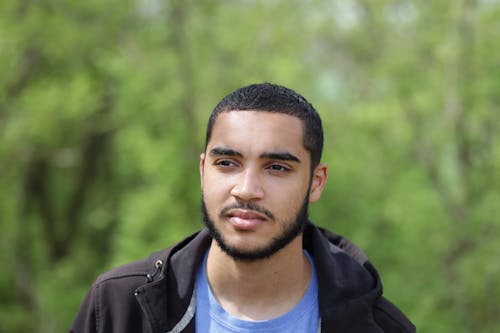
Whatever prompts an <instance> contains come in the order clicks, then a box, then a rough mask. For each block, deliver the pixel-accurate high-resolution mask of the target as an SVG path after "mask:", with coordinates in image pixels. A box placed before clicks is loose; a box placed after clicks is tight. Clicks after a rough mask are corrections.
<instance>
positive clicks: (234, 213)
mask: <svg viewBox="0 0 500 333" xmlns="http://www.w3.org/2000/svg"><path fill="white" fill-rule="evenodd" d="M224 216H225V217H226V218H227V219H228V220H229V222H230V223H231V224H232V225H233V226H234V227H235V228H236V229H241V230H252V229H254V228H256V227H257V226H259V225H260V224H262V223H264V222H266V221H267V217H266V216H265V215H263V214H261V213H259V212H256V211H252V210H246V209H231V210H229V211H228V212H226V213H225V214H224Z"/></svg>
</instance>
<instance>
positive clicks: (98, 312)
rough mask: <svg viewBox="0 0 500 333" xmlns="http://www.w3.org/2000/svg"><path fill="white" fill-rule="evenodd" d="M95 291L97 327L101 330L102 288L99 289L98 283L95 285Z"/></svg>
mask: <svg viewBox="0 0 500 333" xmlns="http://www.w3.org/2000/svg"><path fill="white" fill-rule="evenodd" d="M95 293H96V301H95V303H96V304H95V327H96V331H97V332H100V331H101V325H100V322H101V295H100V290H99V284H96V286H95Z"/></svg>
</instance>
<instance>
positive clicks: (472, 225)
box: [0, 0, 500, 333]
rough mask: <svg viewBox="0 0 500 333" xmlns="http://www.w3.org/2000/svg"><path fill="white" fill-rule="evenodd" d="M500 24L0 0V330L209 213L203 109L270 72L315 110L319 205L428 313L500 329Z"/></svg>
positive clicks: (387, 11) (328, 10) (452, 18)
mask: <svg viewBox="0 0 500 333" xmlns="http://www.w3.org/2000/svg"><path fill="white" fill-rule="evenodd" d="M499 40H500V2H499V1H496V0H457V1H445V0H436V1H416V0H399V1H396V0H372V1H366V0H325V1H321V0H318V1H306V0H302V1H300V0H288V1H275V0H268V1H251V0H235V1H223V0H221V1H215V0H205V1H194V0H185V1H180V0H170V1H167V0H120V1H118V0H108V1H99V0H87V1H77V0H37V1H34V0H4V1H1V2H0V246H1V247H0V263H1V265H2V267H3V268H2V271H1V272H2V273H1V274H0V332H40V333H45V332H64V331H66V330H67V328H68V327H69V325H70V323H71V321H72V318H73V316H74V314H75V312H76V310H77V308H78V306H79V304H80V302H81V300H82V298H83V296H84V294H85V292H86V290H87V289H88V287H89V286H90V283H91V282H92V281H93V279H94V278H95V277H96V275H97V274H98V273H99V272H102V271H103V270H106V269H109V268H111V267H113V266H116V265H119V264H122V263H125V262H128V261H131V260H134V259H138V258H141V257H144V256H146V255H147V254H149V253H150V252H152V251H155V250H158V249H161V248H164V247H166V246H168V245H170V244H173V243H174V242H176V241H178V240H180V239H181V238H183V237H184V236H186V235H188V234H189V233H191V232H193V231H195V230H197V229H198V228H200V227H201V222H200V218H199V208H198V207H199V197H200V193H199V180H198V155H199V153H200V152H201V150H202V149H203V140H204V137H203V136H204V127H205V122H206V120H207V118H208V114H209V112H210V111H211V109H212V108H213V107H214V106H215V104H216V103H217V102H218V100H219V99H220V98H221V97H222V96H224V95H225V94H226V93H228V92H229V91H232V90H233V89H235V88H237V87H240V86H242V85H246V84H249V83H253V82H262V81H271V82H276V83H280V84H283V85H286V86H289V87H291V88H293V89H295V90H297V91H298V92H300V93H302V94H303V95H304V96H306V97H307V98H308V99H309V100H310V101H311V102H312V103H313V104H314V105H315V106H316V108H317V109H318V110H319V112H320V113H321V115H322V117H323V119H324V126H325V131H326V142H325V144H326V151H325V153H324V161H325V162H327V163H328V164H329V166H330V179H329V185H328V188H327V190H326V192H325V193H324V197H323V198H322V200H321V201H320V202H319V203H317V204H315V205H314V206H313V207H312V212H311V215H312V219H313V220H314V221H315V222H316V223H317V224H319V225H322V226H326V227H328V228H330V229H332V230H334V231H336V232H338V233H341V234H343V235H345V236H347V237H348V238H350V239H352V240H353V241H355V242H356V243H357V244H358V245H359V246H360V247H362V248H363V249H364V250H365V251H366V252H367V253H368V255H369V257H370V259H371V261H372V262H373V263H374V264H375V265H376V266H377V267H378V269H379V271H380V273H381V275H382V278H383V282H384V286H385V292H386V294H387V295H388V297H389V298H390V299H391V300H393V301H394V302H395V303H396V304H398V305H399V306H400V307H401V308H402V309H403V310H404V311H405V313H407V314H408V315H409V317H410V318H411V319H412V320H413V322H414V323H415V324H416V325H417V327H418V329H419V331H422V332H456V333H460V332H498V331H500V323H499V321H498V318H499V316H500V307H499V306H498V300H499V299H500V262H499V261H498V256H499V254H500V253H499V250H500V245H499V244H500V234H499V231H500V230H499V229H500V221H499V217H500V145H499V144H500V138H499V135H500V134H499V133H500V113H499V107H500V93H499V92H500V56H499V54H500V43H499V42H498V41H499Z"/></svg>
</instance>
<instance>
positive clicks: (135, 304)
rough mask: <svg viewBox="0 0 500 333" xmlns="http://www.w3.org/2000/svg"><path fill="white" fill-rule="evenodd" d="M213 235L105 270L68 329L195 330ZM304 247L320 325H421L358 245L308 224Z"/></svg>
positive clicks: (377, 328) (396, 328)
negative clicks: (390, 295)
mask: <svg viewBox="0 0 500 333" xmlns="http://www.w3.org/2000/svg"><path fill="white" fill-rule="evenodd" d="M210 242H211V239H210V237H209V234H208V232H207V230H206V229H204V230H202V231H201V232H199V233H197V234H194V235H192V236H190V237H189V238H187V239H185V240H183V241H182V242H180V243H179V244H177V245H175V246H173V247H171V248H168V249H166V250H164V251H162V252H157V253H154V254H152V255H151V256H150V257H149V258H147V259H143V260H141V261H138V262H135V263H131V264H128V265H125V266H122V267H119V268H116V269H114V270H111V271H109V272H107V273H104V274H102V275H101V276H99V278H98V279H97V280H96V282H95V283H94V284H93V285H92V287H91V289H90V291H89V292H88V294H87V296H86V298H85V300H84V302H83V303H82V305H81V307H80V310H79V311H78V313H77V315H76V318H75V320H74V322H73V325H72V328H71V330H70V332H75V333H83V332H85V333H90V332H106V333H110V332H113V333H118V332H119V333H127V332H134V333H137V332H151V333H167V332H172V333H174V332H194V326H195V325H194V309H195V304H196V296H195V294H196V293H195V291H194V285H195V275H196V270H197V268H198V266H199V265H200V263H201V261H202V259H203V256H204V254H205V252H206V251H207V249H208V247H209V245H210ZM304 248H305V249H307V250H308V251H309V253H310V254H311V256H312V257H313V260H314V263H315V266H316V271H317V276H318V286H319V287H318V288H319V289H318V302H319V311H320V317H321V332H349V333H355V332H363V333H370V332H374V333H375V332H391V333H393V332H394V333H396V332H398V333H399V332H401V333H402V332H415V326H413V324H412V323H411V322H410V321H409V320H408V319H407V318H406V317H405V316H404V314H403V313H402V312H401V311H399V310H398V309H397V308H396V307H395V306H394V305H393V304H392V303H390V302H389V301H388V300H386V299H385V298H384V297H382V285H381V282H380V278H379V276H378V273H377V271H376V270H375V268H373V266H372V265H371V263H370V262H369V261H368V260H367V258H366V256H365V255H364V254H363V253H362V252H361V250H359V249H358V248H357V247H356V246H355V245H353V244H352V243H351V242H349V241H347V240H346V239H345V238H342V237H340V236H338V235H335V234H333V233H330V232H328V231H326V230H324V229H321V228H318V227H316V226H314V225H312V224H308V225H307V227H306V228H305V231H304Z"/></svg>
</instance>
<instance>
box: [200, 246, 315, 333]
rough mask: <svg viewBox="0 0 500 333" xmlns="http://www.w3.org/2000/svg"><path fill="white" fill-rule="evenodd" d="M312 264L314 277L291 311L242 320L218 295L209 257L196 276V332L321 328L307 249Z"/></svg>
mask: <svg viewBox="0 0 500 333" xmlns="http://www.w3.org/2000/svg"><path fill="white" fill-rule="evenodd" d="M304 254H305V255H306V256H307V258H308V259H309V262H310V263H311V267H312V278H311V282H310V283H309V287H308V288H307V291H306V293H305V294H304V296H303V297H302V299H301V300H300V301H299V303H298V304H297V305H296V306H295V307H294V308H293V309H292V310H290V311H289V312H287V313H285V314H283V315H281V316H279V317H276V318H272V319H269V320H257V321H253V320H242V319H239V318H237V317H235V316H233V315H231V314H229V313H228V312H226V311H225V310H224V309H223V308H222V307H221V306H220V304H219V303H218V302H217V300H216V299H215V297H214V295H213V294H212V291H211V290H210V286H209V284H208V281H207V275H206V270H205V267H206V261H207V256H206V255H205V260H204V261H203V264H202V265H200V268H199V269H198V272H197V276H196V312H195V320H196V332H202V333H235V332H237V333H246V332H248V333H250V332H252V333H255V332H257V333H258V332H261V333H264V332H266V333H268V332H275V333H278V332H279V333H292V332H294V333H296V332H304V333H317V332H318V328H319V323H320V320H319V309H318V281H317V278H316V269H315V267H314V263H313V261H312V259H311V257H310V256H309V254H308V253H307V251H304Z"/></svg>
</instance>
